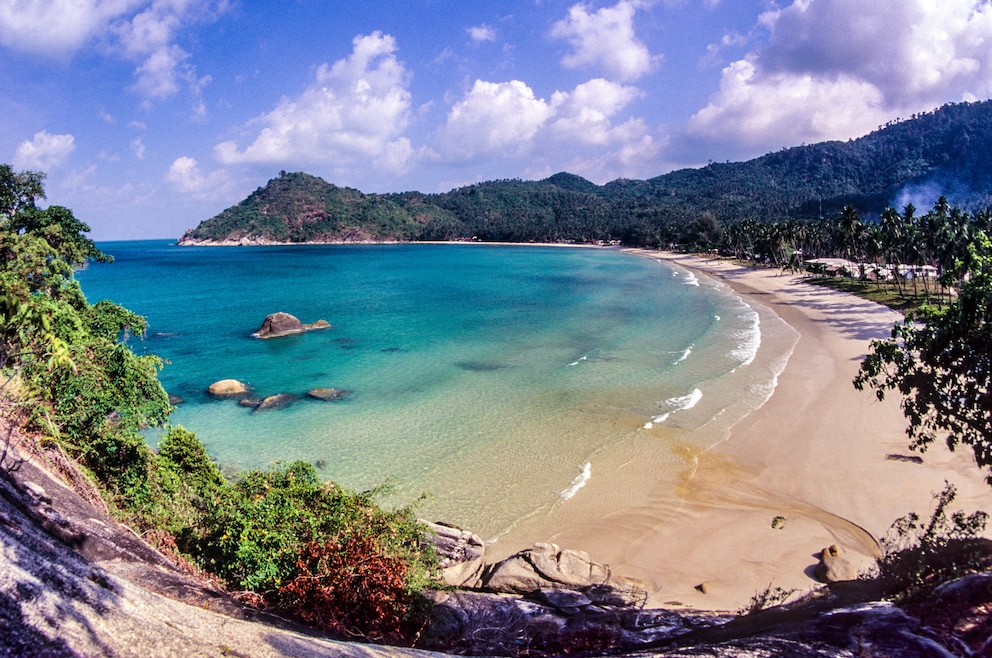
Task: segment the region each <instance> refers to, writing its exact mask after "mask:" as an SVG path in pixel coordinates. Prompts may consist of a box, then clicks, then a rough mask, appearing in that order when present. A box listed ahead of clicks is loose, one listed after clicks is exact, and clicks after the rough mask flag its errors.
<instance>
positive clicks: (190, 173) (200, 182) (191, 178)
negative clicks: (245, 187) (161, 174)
mask: <svg viewBox="0 0 992 658" xmlns="http://www.w3.org/2000/svg"><path fill="white" fill-rule="evenodd" d="M165 179H166V181H168V182H169V183H170V184H172V186H173V187H174V188H176V189H177V190H178V191H179V192H182V193H183V194H185V195H188V196H192V197H194V198H197V199H204V200H214V199H226V198H228V197H230V196H231V193H232V190H233V188H234V181H233V180H232V179H231V177H230V176H229V175H228V173H227V172H226V171H224V170H223V169H215V170H214V171H211V172H210V173H204V172H203V170H202V169H201V168H200V164H199V162H197V161H196V159H195V158H190V157H186V156H183V157H181V158H176V159H175V160H174V161H173V163H172V165H171V166H170V167H169V171H168V172H167V173H166V175H165Z"/></svg>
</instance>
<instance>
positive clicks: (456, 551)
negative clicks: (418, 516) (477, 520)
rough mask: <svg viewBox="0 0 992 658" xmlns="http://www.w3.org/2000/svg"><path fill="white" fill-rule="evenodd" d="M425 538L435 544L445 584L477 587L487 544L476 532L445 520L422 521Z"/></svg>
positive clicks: (429, 542)
mask: <svg viewBox="0 0 992 658" xmlns="http://www.w3.org/2000/svg"><path fill="white" fill-rule="evenodd" d="M420 523H422V524H423V525H424V526H425V527H426V528H427V530H428V532H427V535H426V537H425V538H424V539H425V541H426V543H428V544H430V545H431V546H433V547H434V551H435V552H436V553H437V557H438V561H439V562H440V564H441V569H442V577H443V578H444V584H445V585H448V586H449V587H467V588H468V587H476V586H478V585H480V584H481V583H482V570H483V568H484V567H485V564H486V562H485V561H486V545H485V543H483V541H482V539H480V538H479V536H478V535H476V534H474V533H471V532H468V531H466V530H462V529H461V528H456V527H455V526H452V525H447V524H445V523H432V522H431V521H423V520H421V521H420Z"/></svg>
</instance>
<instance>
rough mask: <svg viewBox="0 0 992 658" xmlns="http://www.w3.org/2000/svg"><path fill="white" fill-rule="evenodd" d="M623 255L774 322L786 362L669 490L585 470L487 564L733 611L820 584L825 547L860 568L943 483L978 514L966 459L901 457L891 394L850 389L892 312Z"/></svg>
mask: <svg viewBox="0 0 992 658" xmlns="http://www.w3.org/2000/svg"><path fill="white" fill-rule="evenodd" d="M624 251H625V252H626V253H631V254H635V255H638V256H642V257H648V258H655V259H659V260H662V261H664V262H668V263H673V264H676V265H679V266H681V267H683V268H686V269H689V270H691V271H693V272H696V273H698V274H700V275H703V276H707V277H710V278H713V279H717V280H719V281H721V282H723V283H724V284H726V285H728V286H729V287H730V288H731V289H732V290H733V291H734V292H735V293H736V294H738V295H739V296H741V298H742V299H744V300H745V301H746V302H747V303H748V304H750V305H752V307H763V308H764V309H766V310H769V311H770V312H772V313H774V314H775V315H777V316H778V317H779V318H781V319H782V320H783V321H784V322H785V323H787V324H788V325H789V326H791V327H792V328H793V329H794V330H795V331H796V332H798V339H797V341H796V343H795V346H794V349H793V351H792V354H791V357H790V358H789V359H788V362H787V363H786V365H785V368H784V370H782V372H781V373H780V375H779V377H778V385H777V386H776V388H775V390H774V391H773V393H772V394H771V396H770V397H769V398H768V399H767V400H766V401H765V403H764V404H763V405H761V406H760V407H758V408H757V409H755V410H753V411H752V412H751V413H749V414H748V415H746V416H745V417H744V418H742V419H740V420H738V421H737V422H736V423H735V424H734V425H733V426H732V427H731V429H730V431H729V436H728V437H727V439H726V440H724V441H722V442H720V444H719V446H717V447H715V448H714V449H712V450H704V451H702V452H701V453H699V454H695V455H694V459H695V463H696V466H695V468H694V469H691V472H688V473H686V474H685V477H684V479H683V480H682V481H681V482H679V483H677V484H676V486H675V487H674V491H673V486H672V483H671V482H659V481H657V480H658V478H656V477H654V478H653V474H652V472H651V470H650V468H647V467H646V466H645V465H643V464H638V460H637V459H636V455H635V456H631V455H627V458H617V460H616V461H615V462H613V463H611V462H610V461H609V460H605V463H594V464H593V466H592V468H593V471H594V473H595V474H594V476H593V478H592V479H591V481H590V482H589V484H588V486H586V487H583V488H582V489H581V490H579V491H578V492H577V493H576V494H575V495H574V496H573V497H572V498H571V499H570V500H568V501H567V502H566V503H564V504H562V505H559V506H558V507H557V508H556V509H555V510H552V512H551V513H549V514H548V515H546V516H542V517H540V518H535V519H530V520H528V521H527V522H525V523H523V524H521V525H520V526H519V527H517V528H514V529H513V530H511V531H510V532H509V533H508V534H507V535H505V536H503V537H501V538H500V539H499V541H498V542H496V543H494V544H492V545H490V547H489V548H490V551H491V553H492V554H495V555H496V559H501V558H502V557H504V556H505V555H509V554H511V553H513V552H515V551H516V550H519V549H520V548H522V547H525V546H529V545H531V544H533V543H534V542H539V541H551V542H554V543H556V544H559V545H560V546H561V547H563V548H571V549H578V550H583V551H586V552H587V553H589V555H590V557H591V558H592V559H593V560H595V561H597V562H602V563H605V564H608V565H610V567H611V569H612V570H613V572H614V574H616V575H618V576H621V577H625V578H629V579H631V580H633V581H635V582H638V583H639V584H640V585H641V586H643V587H644V588H645V589H647V591H648V593H649V598H648V601H647V605H648V607H682V606H685V607H690V608H696V609H708V610H736V609H740V608H743V607H746V606H747V605H748V603H749V601H750V599H751V597H752V596H754V595H755V594H757V593H759V592H762V591H764V590H765V589H766V588H776V587H780V588H783V589H785V590H793V589H794V590H797V593H798V594H801V593H804V592H806V591H808V590H811V589H813V588H815V587H817V586H819V583H818V582H817V581H815V580H814V579H813V578H812V571H813V567H814V566H815V565H816V563H817V557H818V552H819V551H820V550H821V549H823V548H824V547H826V546H829V545H831V544H839V545H841V546H842V547H843V548H844V549H845V552H846V557H847V558H848V559H849V560H850V561H851V562H852V563H854V565H855V566H856V567H857V568H858V569H859V570H864V569H867V568H869V567H870V566H871V565H872V564H873V561H874V557H875V556H877V555H878V548H879V547H878V540H879V539H880V538H881V537H883V536H884V535H885V533H886V531H887V530H888V528H889V526H890V525H891V524H892V522H893V521H895V520H896V519H897V518H899V517H901V516H904V515H905V514H908V513H909V512H917V513H918V514H919V515H920V516H921V517H922V518H924V519H926V518H929V511H930V509H931V502H932V500H931V494H932V493H933V492H937V491H939V490H941V489H942V488H943V484H944V480H948V481H950V482H952V483H954V484H955V485H956V486H957V487H958V499H957V500H956V501H955V503H954V509H963V510H966V511H969V512H970V511H973V510H974V509H983V508H988V507H989V490H988V486H987V485H986V484H985V483H984V481H983V480H982V478H981V477H980V475H981V473H980V471H979V470H978V469H977V467H976V466H975V465H974V461H973V458H972V455H971V454H970V452H962V451H960V450H959V451H958V452H957V453H950V452H949V451H948V450H947V449H946V447H943V446H936V447H934V448H933V449H931V450H930V451H928V452H927V453H926V454H924V455H917V456H920V457H922V458H923V464H919V463H914V462H910V461H905V460H902V459H900V458H899V457H900V456H902V457H905V456H909V455H916V454H917V453H910V452H909V451H908V449H907V443H908V440H907V438H906V435H905V427H906V421H905V419H904V417H903V415H902V411H901V409H900V407H899V402H898V399H897V397H896V396H892V395H890V396H889V397H888V398H887V399H886V400H885V402H879V401H878V400H877V399H876V398H875V396H874V395H873V394H872V393H871V392H870V391H863V392H859V391H857V390H855V388H854V386H853V384H852V380H853V379H854V376H855V374H856V373H857V370H858V367H859V365H860V362H861V360H862V359H863V357H864V355H865V354H866V353H867V351H868V349H869V341H870V340H871V339H872V338H887V337H888V336H889V334H890V331H891V328H892V325H893V323H894V322H895V321H896V320H898V319H901V317H902V316H901V314H899V313H897V312H895V311H892V310H891V309H888V308H886V307H883V306H880V305H878V304H875V303H874V302H869V301H867V300H863V299H860V298H858V297H854V296H852V295H849V294H847V293H842V292H838V291H834V290H830V289H827V288H822V287H818V286H813V285H811V284H807V283H805V282H803V281H802V280H801V277H799V276H796V275H791V274H785V273H782V272H780V271H779V270H776V269H771V270H755V269H749V268H745V267H740V266H737V265H734V264H732V263H730V262H728V261H726V260H723V259H719V258H704V257H699V256H688V255H681V254H673V253H668V252H656V251H650V250H645V249H624ZM763 340H764V336H763ZM631 483H636V484H635V485H634V486H635V487H636V488H638V489H640V490H642V491H641V495H638V496H635V499H636V500H625V501H624V502H623V504H621V505H620V506H618V507H614V506H611V505H609V504H604V503H603V500H604V497H605V499H606V500H607V502H609V501H610V500H614V499H615V496H614V495H613V494H612V493H611V492H612V491H615V490H618V489H623V488H630V487H631ZM597 498H598V499H599V500H597ZM776 517H784V521H780V522H778V523H777V524H776V523H775V522H773V519H775V518H776ZM773 525H774V526H775V527H773ZM703 583H707V584H708V586H707V587H706V588H705V589H706V590H707V591H708V593H707V594H703V593H702V592H701V591H700V589H701V588H700V587H699V586H700V585H702V584H703Z"/></svg>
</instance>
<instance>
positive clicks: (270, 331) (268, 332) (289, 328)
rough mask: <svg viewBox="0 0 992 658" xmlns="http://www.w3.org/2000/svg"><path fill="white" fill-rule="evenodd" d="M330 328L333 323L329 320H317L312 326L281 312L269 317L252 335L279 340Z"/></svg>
mask: <svg viewBox="0 0 992 658" xmlns="http://www.w3.org/2000/svg"><path fill="white" fill-rule="evenodd" d="M330 328H331V323H330V322H328V321H327V320H317V321H316V322H312V323H310V324H303V323H302V322H300V320H299V318H297V317H296V316H295V315H290V314H289V313H283V312H282V311H280V312H278V313H272V314H271V315H267V316H266V317H265V320H263V321H262V326H261V327H259V328H258V331H256V332H255V333H254V334H252V335H253V336H257V337H258V338H278V337H280V336H293V335H295V334H302V333H304V332H306V331H315V330H317V329H330Z"/></svg>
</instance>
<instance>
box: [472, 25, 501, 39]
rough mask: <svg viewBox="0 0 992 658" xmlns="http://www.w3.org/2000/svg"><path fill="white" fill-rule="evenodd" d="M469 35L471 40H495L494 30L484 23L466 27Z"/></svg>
mask: <svg viewBox="0 0 992 658" xmlns="http://www.w3.org/2000/svg"><path fill="white" fill-rule="evenodd" d="M466 32H468V35H469V37H471V39H472V41H495V40H496V30H494V29H493V28H491V27H489V26H488V25H486V24H485V23H483V24H482V25H475V26H473V27H470V28H467V29H466Z"/></svg>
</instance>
